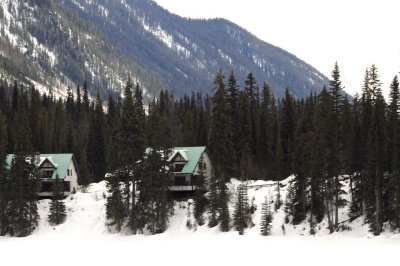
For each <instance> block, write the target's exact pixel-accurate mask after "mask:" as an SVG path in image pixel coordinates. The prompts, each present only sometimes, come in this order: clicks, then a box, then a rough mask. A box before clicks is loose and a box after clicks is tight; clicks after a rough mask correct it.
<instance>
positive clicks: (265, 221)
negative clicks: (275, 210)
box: [260, 196, 273, 236]
mask: <svg viewBox="0 0 400 266" xmlns="http://www.w3.org/2000/svg"><path fill="white" fill-rule="evenodd" d="M272 219H273V215H272V212H271V204H270V200H269V198H268V197H267V196H266V197H265V200H264V203H263V204H262V208H261V222H260V230H261V235H263V236H267V235H269V234H270V233H271V229H272Z"/></svg>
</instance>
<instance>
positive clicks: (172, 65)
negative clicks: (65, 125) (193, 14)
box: [0, 0, 328, 97]
mask: <svg viewBox="0 0 400 266" xmlns="http://www.w3.org/2000/svg"><path fill="white" fill-rule="evenodd" d="M1 3H2V4H1V5H0V30H1V31H0V37H1V38H0V52H1V53H0V73H1V74H0V75H2V76H7V75H8V76H13V77H15V78H25V79H28V80H33V81H35V82H37V83H39V84H41V85H43V86H46V87H53V88H61V89H60V92H61V93H62V92H63V91H64V89H63V87H65V86H72V85H76V84H77V83H82V82H83V81H84V80H85V79H86V80H88V82H89V85H90V86H89V87H91V88H92V93H95V92H97V91H99V92H101V93H102V94H105V93H107V92H110V91H111V92H113V91H120V90H121V88H122V87H123V85H124V81H125V80H126V79H127V76H128V75H131V76H132V77H133V78H134V79H135V80H137V81H138V82H139V83H140V84H142V85H143V87H144V88H145V90H146V92H147V96H148V97H151V96H152V95H154V94H156V93H157V92H158V91H159V90H160V89H161V88H168V89H171V90H172V91H173V92H174V93H175V94H176V95H178V96H181V95H183V94H190V93H191V92H192V91H201V92H203V93H212V88H213V84H212V81H213V78H214V76H215V73H216V72H217V70H218V69H219V68H221V69H222V70H223V71H224V72H225V74H226V75H228V74H229V72H230V71H233V72H234V73H235V76H236V77H237V79H238V80H239V81H244V79H245V77H246V76H247V74H248V73H249V72H252V73H253V75H254V76H255V77H256V79H257V81H258V82H259V83H260V85H261V84H262V82H264V81H265V82H267V83H269V85H270V86H271V88H272V90H273V92H274V93H275V94H276V95H277V96H282V95H283V92H284V89H285V88H288V89H289V90H290V92H291V93H292V94H293V95H295V96H296V97H305V96H307V95H309V93H310V92H311V91H319V90H320V89H321V88H322V87H323V85H325V84H327V82H328V80H327V78H326V77H325V76H323V75H322V74H321V73H320V72H318V71H317V70H316V69H315V68H313V67H311V66H310V65H308V64H307V63H305V62H303V61H302V60H300V59H298V58H297V57H296V56H294V55H292V54H290V53H288V52H286V51H284V50H282V49H280V48H278V47H276V46H273V45H271V44H268V43H266V42H263V41H261V40H260V39H258V38H257V37H255V36H254V35H252V34H250V33H249V32H247V31H246V30H245V29H243V28H241V27H239V26H237V25H235V24H233V23H231V22H229V21H227V20H224V19H213V20H193V19H187V18H182V17H179V16H177V15H174V14H171V13H169V12H168V11H167V10H165V9H163V8H161V7H160V6H158V5H157V4H156V3H155V2H153V1H151V0H97V1H93V0H25V1H22V0H18V1H17V0H2V1H1Z"/></svg>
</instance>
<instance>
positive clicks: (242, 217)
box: [233, 182, 252, 235]
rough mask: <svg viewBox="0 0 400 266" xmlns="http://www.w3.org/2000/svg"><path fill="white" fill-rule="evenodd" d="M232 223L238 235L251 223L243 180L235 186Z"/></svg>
mask: <svg viewBox="0 0 400 266" xmlns="http://www.w3.org/2000/svg"><path fill="white" fill-rule="evenodd" d="M233 223H234V225H235V228H236V230H237V231H238V232H239V234H240V235H243V234H244V230H245V229H246V228H248V227H249V226H251V224H252V222H251V215H250V205H249V199H248V194H247V186H246V184H245V183H244V182H242V183H241V184H240V185H239V186H238V188H237V199H236V204H235V211H234V214H233Z"/></svg>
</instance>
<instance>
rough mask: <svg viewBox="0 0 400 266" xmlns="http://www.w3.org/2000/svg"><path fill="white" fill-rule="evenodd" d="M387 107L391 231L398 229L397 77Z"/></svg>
mask: <svg viewBox="0 0 400 266" xmlns="http://www.w3.org/2000/svg"><path fill="white" fill-rule="evenodd" d="M389 102H390V104H389V106H388V108H387V109H388V110H387V116H388V122H387V139H388V144H387V147H388V163H389V165H388V169H389V171H390V174H389V186H388V189H389V191H388V194H389V195H388V200H389V201H390V210H389V213H388V215H389V217H388V218H389V221H390V224H391V226H392V228H393V229H396V228H400V165H399V159H400V155H399V150H400V128H399V127H400V117H399V112H400V92H399V81H398V78H397V76H395V77H394V79H393V81H392V83H391V85H390V94H389Z"/></svg>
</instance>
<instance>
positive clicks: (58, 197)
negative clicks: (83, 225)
mask: <svg viewBox="0 0 400 266" xmlns="http://www.w3.org/2000/svg"><path fill="white" fill-rule="evenodd" d="M61 182H62V181H61V180H60V179H59V177H58V175H57V176H56V179H55V181H54V187H53V197H52V199H51V201H50V213H49V216H48V221H49V223H50V224H52V225H59V224H62V223H64V221H65V219H66V218H67V213H66V208H65V203H64V201H63V198H64V191H63V185H62V183H61Z"/></svg>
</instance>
